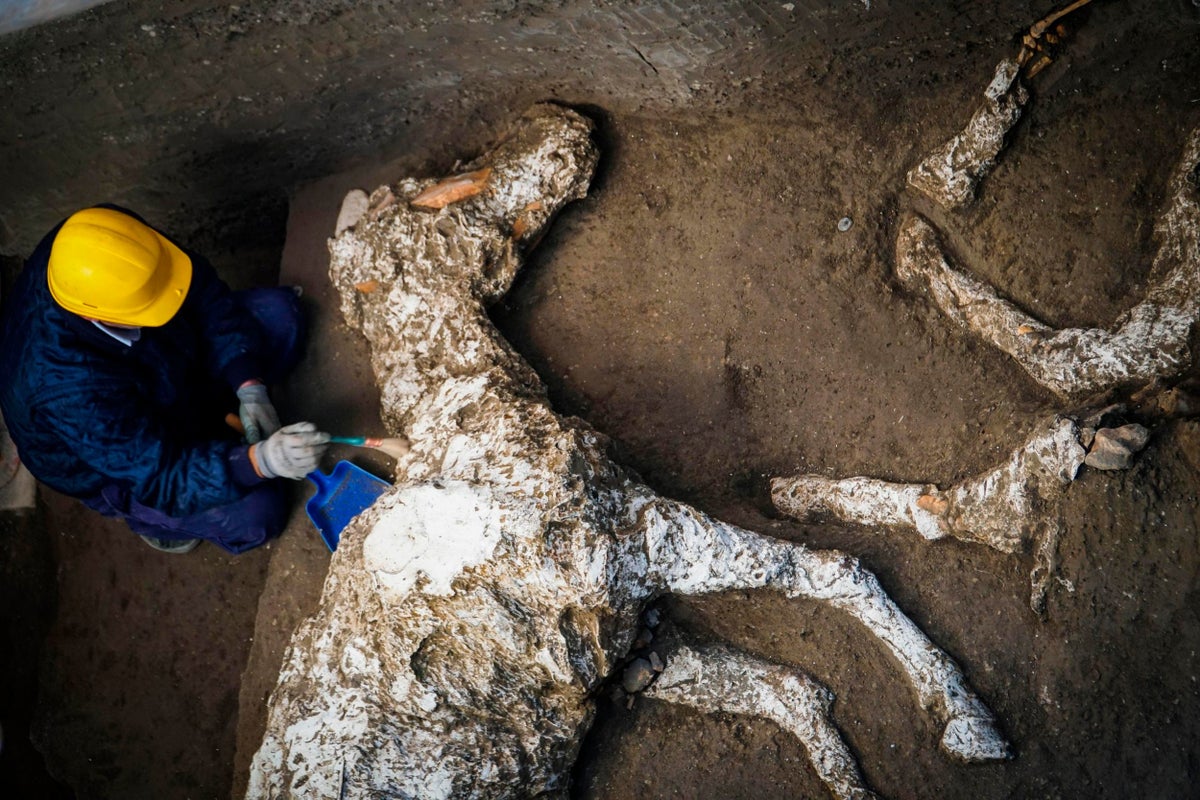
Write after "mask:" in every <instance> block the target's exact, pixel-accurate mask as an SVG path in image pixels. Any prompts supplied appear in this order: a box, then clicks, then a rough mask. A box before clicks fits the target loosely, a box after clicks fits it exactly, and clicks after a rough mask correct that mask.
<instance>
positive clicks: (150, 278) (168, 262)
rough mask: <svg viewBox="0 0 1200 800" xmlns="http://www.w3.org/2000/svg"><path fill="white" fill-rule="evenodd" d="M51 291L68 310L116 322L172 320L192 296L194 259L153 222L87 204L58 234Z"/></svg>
mask: <svg viewBox="0 0 1200 800" xmlns="http://www.w3.org/2000/svg"><path fill="white" fill-rule="evenodd" d="M47 277H48V279H49V283H50V294H51V295H53V297H54V300H55V301H56V302H57V303H58V304H59V305H60V306H62V307H63V308H65V309H66V310H67V311H70V312H72V313H75V314H79V315H80V316H83V317H88V318H90V319H97V320H100V321H101V322H108V323H111V324H116V325H139V326H140V325H146V326H149V327H157V326H159V325H164V324H166V323H167V322H168V321H169V320H170V319H171V317H173V316H175V312H177V311H179V307H180V306H181V305H183V300H184V298H185V297H186V296H187V291H188V286H190V285H191V283H192V260H191V259H190V258H188V257H187V255H186V254H185V253H184V252H183V251H182V250H180V249H179V248H178V247H176V246H175V245H174V244H172V243H171V242H169V241H168V240H167V238H166V237H165V236H161V235H159V234H158V232H156V231H155V230H154V229H153V228H151V227H150V226H149V225H145V224H143V223H141V222H139V221H138V220H137V219H135V218H134V217H131V216H129V215H128V214H123V213H121V212H120V211H116V210H114V209H111V208H85V209H84V210H83V211H78V212H76V213H74V214H72V215H71V216H70V217H68V218H67V221H66V222H64V223H63V225H62V227H61V228H60V229H59V231H58V235H57V236H55V237H54V244H53V245H52V246H51V248H50V265H49V269H48V270H47Z"/></svg>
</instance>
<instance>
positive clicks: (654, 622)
mask: <svg viewBox="0 0 1200 800" xmlns="http://www.w3.org/2000/svg"><path fill="white" fill-rule="evenodd" d="M658 620H659V615H658V609H657V608H652V609H650V610H649V611H647V612H646V624H647V625H649V626H650V627H651V628H657V627H658Z"/></svg>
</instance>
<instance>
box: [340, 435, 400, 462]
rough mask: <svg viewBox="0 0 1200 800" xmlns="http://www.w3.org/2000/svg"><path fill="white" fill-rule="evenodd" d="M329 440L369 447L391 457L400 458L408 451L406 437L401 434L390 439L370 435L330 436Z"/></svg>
mask: <svg viewBox="0 0 1200 800" xmlns="http://www.w3.org/2000/svg"><path fill="white" fill-rule="evenodd" d="M329 441H331V442H333V443H334V444H348V445H352V446H354V447H370V448H372V449H375V450H378V451H379V452H381V453H383V454H384V455H385V456H391V457H392V458H400V456H402V455H404V454H405V453H407V452H408V439H405V438H404V437H402V436H395V437H392V438H390V439H377V438H374V437H372V436H330V437H329Z"/></svg>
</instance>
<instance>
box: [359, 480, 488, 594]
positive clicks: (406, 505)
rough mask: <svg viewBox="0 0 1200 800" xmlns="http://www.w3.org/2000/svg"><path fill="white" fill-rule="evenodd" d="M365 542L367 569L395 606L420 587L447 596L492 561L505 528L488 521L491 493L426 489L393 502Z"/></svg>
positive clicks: (456, 487) (460, 487)
mask: <svg viewBox="0 0 1200 800" xmlns="http://www.w3.org/2000/svg"><path fill="white" fill-rule="evenodd" d="M389 503H390V505H391V508H390V509H388V510H387V511H385V512H384V513H383V515H382V516H381V517H380V518H379V521H378V522H377V523H376V524H375V526H374V527H373V528H372V529H371V532H370V533H369V534H368V535H367V538H366V539H365V540H364V542H363V565H364V566H365V567H366V568H367V570H369V571H370V572H371V573H372V574H374V576H375V580H376V581H377V582H378V584H379V587H380V589H381V590H382V591H383V593H384V594H385V596H387V598H388V599H390V600H391V601H392V602H396V601H399V600H401V599H403V598H404V596H405V595H407V594H408V593H409V592H410V591H412V589H413V588H414V587H416V586H417V585H418V582H420V591H421V592H422V593H424V594H427V595H447V594H449V593H450V592H451V590H452V584H453V582H454V579H455V578H457V577H458V576H459V575H461V574H462V572H463V570H465V569H467V568H468V567H473V566H477V565H479V564H482V563H483V562H485V561H487V560H488V559H489V558H491V556H492V553H493V552H494V551H495V549H496V545H497V544H498V543H499V541H500V528H499V526H497V525H495V524H494V523H493V521H492V520H491V519H490V518H489V512H488V509H489V508H490V507H491V505H492V501H491V498H490V495H489V493H487V492H485V491H484V490H483V489H482V488H479V487H472V486H468V485H466V484H462V483H451V484H445V485H442V486H438V485H434V484H421V485H418V486H413V487H409V488H406V489H402V490H401V491H399V492H398V493H396V495H394V496H393V497H392V498H389Z"/></svg>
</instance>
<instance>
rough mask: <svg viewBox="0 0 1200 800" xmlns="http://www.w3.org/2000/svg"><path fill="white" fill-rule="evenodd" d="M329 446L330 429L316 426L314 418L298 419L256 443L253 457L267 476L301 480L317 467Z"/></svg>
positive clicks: (253, 448) (262, 472)
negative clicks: (327, 430)
mask: <svg viewBox="0 0 1200 800" xmlns="http://www.w3.org/2000/svg"><path fill="white" fill-rule="evenodd" d="M328 447H329V434H328V433H324V432H322V431H319V430H317V426H316V425H314V424H312V423H311V422H297V423H295V424H293V425H288V426H287V427H286V428H280V429H279V430H278V431H276V432H275V433H273V434H272V435H271V438H269V439H267V440H266V441H265V442H259V443H258V444H256V445H254V446H253V447H252V448H251V449H252V450H253V452H252V453H251V460H252V461H253V462H254V463H255V464H256V465H257V467H258V471H259V473H260V474H261V475H262V476H263V477H264V478H291V479H292V480H294V481H298V480H300V479H301V478H303V477H304V476H305V475H307V474H308V473H310V472H312V471H313V470H314V469H316V468H317V464H318V463H320V461H321V456H322V455H324V454H325V450H326V448H328Z"/></svg>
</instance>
